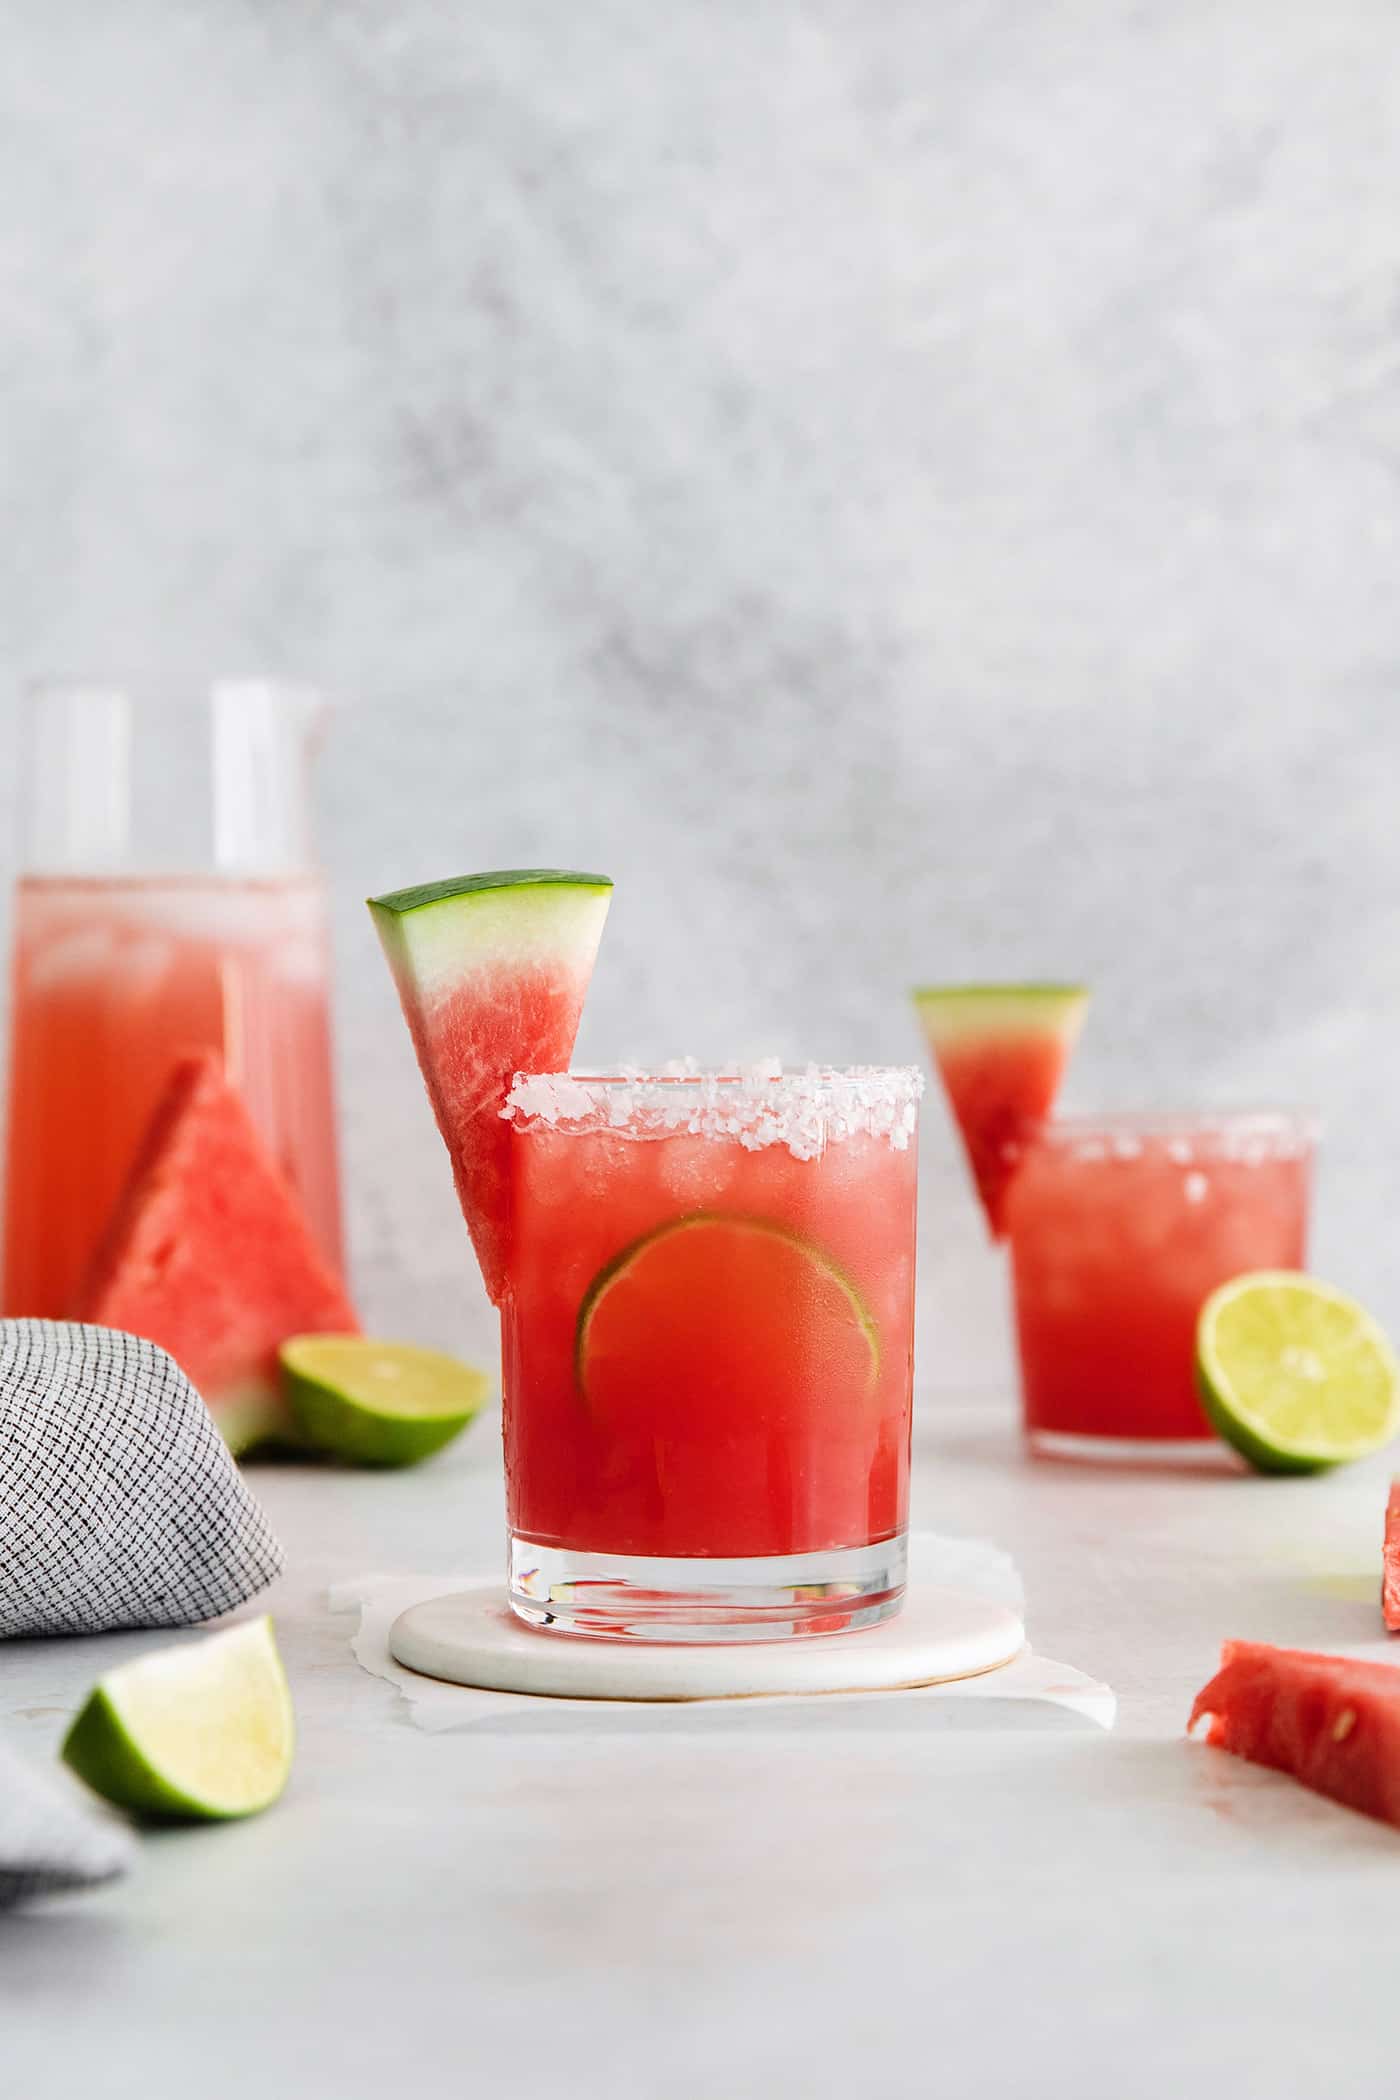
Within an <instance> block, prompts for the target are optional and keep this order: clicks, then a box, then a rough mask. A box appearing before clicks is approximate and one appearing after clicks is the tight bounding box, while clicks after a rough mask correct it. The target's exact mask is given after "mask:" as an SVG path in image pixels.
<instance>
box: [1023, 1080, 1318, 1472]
mask: <svg viewBox="0 0 1400 2100" xmlns="http://www.w3.org/2000/svg"><path fill="white" fill-rule="evenodd" d="M1316 1137H1317V1128H1316V1123H1315V1120H1314V1118H1313V1117H1311V1116H1308V1115H1303V1114H1299V1113H1296V1112H1294V1111H1279V1110H1263V1111H1250V1112H1240V1113H1234V1114H1222V1115H1200V1114H1197V1115H1192V1114H1183V1115H1116V1116H1103V1117H1098V1118H1094V1119H1092V1120H1090V1119H1087V1118H1072V1119H1066V1120H1064V1121H1060V1122H1052V1123H1049V1124H1047V1125H1046V1126H1045V1128H1044V1130H1043V1131H1042V1132H1041V1134H1040V1135H1039V1136H1038V1137H1037V1138H1036V1139H1035V1141H1034V1142H1033V1143H1032V1145H1031V1147H1030V1149H1029V1150H1028V1152H1027V1154H1026V1157H1025V1159H1024V1160H1023V1162H1022V1164H1021V1166H1020V1169H1019V1171H1018V1173H1017V1175H1016V1179H1015V1181H1014V1182H1013V1183H1012V1186H1011V1193H1010V1198H1009V1204H1008V1213H1007V1225H1008V1235H1009V1238H1010V1242H1011V1263H1012V1276H1013V1280H1014V1289H1015V1300H1016V1327H1017V1338H1018V1341H1019V1345H1020V1356H1021V1387H1022V1395H1023V1399H1024V1406H1025V1428H1026V1436H1027V1440H1028V1442H1029V1444H1030V1447H1031V1449H1032V1450H1033V1451H1035V1452H1038V1453H1040V1454H1041V1455H1044V1456H1050V1457H1087V1458H1100V1459H1118V1460H1124V1459H1132V1460H1139V1461H1141V1460H1144V1459H1153V1458H1159V1459H1166V1460H1169V1461H1170V1460H1176V1461H1180V1460H1182V1459H1184V1458H1196V1457H1200V1456H1202V1455H1204V1454H1206V1453H1218V1451H1219V1448H1220V1447H1219V1444H1218V1443H1217V1442H1216V1441H1215V1439H1214V1436H1213V1433H1212V1431H1211V1428H1210V1424H1209V1423H1208V1422H1207V1420H1206V1417H1205V1414H1204V1413H1203V1411H1202V1408H1201V1403H1200V1400H1199V1398H1198V1397H1197V1393H1196V1381H1195V1353H1196V1318H1197V1315H1198V1313H1199V1312H1200V1309H1201V1306H1202V1305H1203V1304H1204V1302H1205V1300H1206V1299H1207V1298H1208V1297H1209V1295H1210V1293H1211V1292H1212V1291H1213V1290H1214V1289H1215V1288H1216V1286H1217V1285H1218V1284H1221V1283H1225V1282H1227V1281H1228V1280H1229V1278H1230V1277H1232V1276H1238V1275H1240V1274H1242V1273H1243V1272H1244V1271H1245V1270H1247V1269H1300V1268H1302V1266H1303V1264H1304V1261H1305V1259H1306V1254H1307V1229H1308V1203H1309V1193H1310V1187H1311V1179H1312V1164H1313V1154H1314V1150H1315V1145H1316Z"/></svg>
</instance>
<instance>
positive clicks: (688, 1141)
mask: <svg viewBox="0 0 1400 2100" xmlns="http://www.w3.org/2000/svg"><path fill="white" fill-rule="evenodd" d="M921 1090H922V1079H921V1077H920V1075H919V1074H918V1073H917V1072H915V1071H912V1070H884V1069H873V1068H866V1069H858V1070H852V1071H825V1070H817V1069H816V1068H812V1069H809V1070H808V1071H805V1072H792V1073H786V1074H777V1073H776V1072H773V1071H767V1070H757V1071H752V1072H748V1073H706V1074H695V1073H687V1074H685V1075H684V1076H670V1075H646V1076H638V1075H608V1076H595V1077H587V1076H579V1075H569V1076H564V1075H553V1076H545V1077H527V1078H518V1079H517V1080H516V1082H515V1084H514V1086H513V1088H512V1090H511V1092H510V1095H509V1098H508V1101H507V1104H506V1109H505V1116H506V1118H507V1120H508V1122H509V1125H510V1132H511V1139H510V1167H511V1182H512V1190H513V1196H512V1202H513V1241H512V1249H511V1258H510V1268H509V1274H508V1279H507V1286H506V1290H505V1292H504V1295H503V1297H502V1301H501V1313H502V1334H503V1367H504V1377H503V1386H504V1415H505V1421H504V1427H505V1453H506V1494H507V1505H508V1521H509V1529H510V1546H509V1552H510V1595H511V1603H512V1605H513V1606H514V1608H515V1610H516V1611H517V1612H518V1613H519V1614H520V1615H521V1616H522V1617H524V1618H526V1619H528V1620H530V1621H531V1622H532V1623H534V1624H536V1625H540V1626H548V1627H554V1628H558V1629H560V1630H562V1631H567V1632H572V1633H587V1634H601V1635H605V1636H610V1637H614V1638H616V1637H627V1636H632V1637H637V1636H640V1637H642V1638H644V1639H652V1640H664V1641H681V1640H710V1641H714V1640H735V1639H774V1638H781V1637H783V1636H785V1635H789V1634H795V1633H826V1632H833V1631H840V1630H844V1629H846V1628H850V1627H856V1626H864V1625H869V1624H872V1623H873V1622H875V1621H876V1620H878V1619H881V1618H884V1617H887V1616H888V1615H889V1614H890V1613H892V1612H894V1611H895V1610H897V1609H898V1606H899V1603H900V1599H901V1595H902V1592H903V1588H904V1569H905V1529H906V1521H907V1500H908V1478H909V1427H910V1402H911V1383H912V1360H913V1336H914V1211H915V1170H916V1147H915V1142H914V1140H915V1132H916V1124H917V1114H918V1098H919V1094H920V1092H921Z"/></svg>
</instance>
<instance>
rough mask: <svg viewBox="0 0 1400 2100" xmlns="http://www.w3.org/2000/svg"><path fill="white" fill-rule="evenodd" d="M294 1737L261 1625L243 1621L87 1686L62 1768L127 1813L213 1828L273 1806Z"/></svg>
mask: <svg viewBox="0 0 1400 2100" xmlns="http://www.w3.org/2000/svg"><path fill="white" fill-rule="evenodd" d="M294 1739H295V1731H294V1726H293V1720H292V1696H291V1693H290V1692H289V1691H288V1689H287V1678H286V1674H285V1672H284V1671H283V1668H282V1659H281V1657H280V1656H279V1655H278V1653H277V1642H276V1640H275V1639H274V1637H273V1632H272V1621H271V1620H270V1619H251V1620H249V1621H248V1622H247V1623H246V1624H245V1625H242V1626H234V1627H231V1628H230V1629H229V1631H228V1632H227V1633H215V1634H211V1635H210V1636H209V1638H208V1639H207V1640H203V1641H199V1642H198V1643H196V1644H194V1645H192V1646H185V1647H181V1648H160V1649H158V1650H157V1651H156V1653H155V1654H154V1655H143V1656H142V1657H141V1659H140V1660H139V1661H138V1662H131V1663H124V1664H123V1665H122V1667H121V1668H120V1669H118V1670H109V1671H108V1672H107V1674H106V1676H105V1677H99V1678H98V1680H97V1683H96V1684H95V1685H94V1686H93V1688H92V1690H91V1692H89V1694H88V1697H87V1702H86V1704H85V1705H84V1706H83V1709H82V1711H81V1712H80V1713H79V1715H78V1717H77V1719H76V1720H75V1721H74V1723H73V1725H72V1727H71V1728H70V1729H69V1731H68V1734H67V1736H66V1737H65V1739H64V1744H63V1759H64V1762H65V1763H66V1764H67V1765H69V1766H70V1767H71V1768H72V1770H73V1771H75V1772H76V1773H77V1775H78V1777H79V1778H80V1779H83V1780H86V1782H87V1784H88V1785H89V1786H90V1787H91V1788H92V1789H93V1791H94V1792H95V1793H98V1794H101V1795H102V1796H103V1797H104V1798H105V1799H106V1800H108V1801H114V1802H116V1804H117V1806H118V1807H119V1808H125V1809H129V1810H130V1811H131V1812H132V1813H133V1814H134V1815H138V1816H152V1817H157V1818H162V1819H165V1820H167V1821H177V1822H220V1821H223V1820H225V1819H226V1818H228V1817H232V1816H251V1815H256V1813H257V1811H258V1810H259V1809H260V1808H267V1807H268V1806H269V1805H270V1804H271V1803H272V1802H274V1801H275V1800H276V1799H277V1796H278V1795H279V1794H280V1793H281V1791H282V1789H283V1787H284V1786H285V1785H286V1783H287V1774H288V1773H289V1772H290V1771H291V1768H292V1747H293V1742H294Z"/></svg>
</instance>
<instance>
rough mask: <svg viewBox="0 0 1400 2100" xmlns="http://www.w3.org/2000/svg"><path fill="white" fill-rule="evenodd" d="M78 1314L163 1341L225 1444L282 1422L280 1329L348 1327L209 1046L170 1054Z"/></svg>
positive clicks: (236, 1444)
mask: <svg viewBox="0 0 1400 2100" xmlns="http://www.w3.org/2000/svg"><path fill="white" fill-rule="evenodd" d="M77 1316H78V1318H80V1319H83V1320H90V1321H92V1322H94V1323H95V1324H96V1325H97V1326H100V1327H117V1328H121V1329H123V1330H124V1331H125V1332H126V1333H128V1334H139V1335H143V1336H145V1337H146V1339H147V1340H149V1341H153V1342H158V1343H159V1344H160V1346H161V1347H162V1348H163V1349H167V1350H169V1352H170V1354H171V1355H172V1356H173V1357H174V1358H175V1361H176V1362H177V1363H178V1364H179V1365H180V1367H181V1369H182V1370H183V1371H184V1372H185V1373H186V1375H187V1376H188V1377H189V1379H190V1380H191V1381H192V1383H193V1384H194V1385H195V1386H197V1387H198V1389H199V1391H200V1393H201V1394H202V1395H203V1398H204V1401H205V1404H206V1405H207V1406H208V1408H209V1411H210V1413H211V1414H212V1415H213V1417H214V1419H215V1421H216V1422H217V1423H218V1425H219V1428H220V1430H221V1431H222V1433H223V1435H224V1437H225V1439H226V1440H227V1442H228V1444H229V1446H230V1448H231V1449H232V1450H234V1451H243V1450H246V1449H248V1447H249V1446H250V1445H253V1444H256V1443H260V1442H262V1441H264V1440H265V1439H267V1438H268V1437H273V1436H278V1435H281V1434H284V1433H289V1430H290V1419H289V1417H287V1416H286V1415H285V1413H284V1409H283V1403H282V1398H281V1383H280V1378H279V1374H278V1365H277V1351H278V1349H279V1347H280V1346H281V1344H282V1343H283V1342H284V1341H286V1340H287V1339H288V1337H289V1336H291V1335H294V1334H312V1333H324V1334H355V1333H358V1331H359V1322H358V1320H357V1319H356V1317H355V1310H354V1307H353V1306H352V1305H351V1303H350V1300H349V1298H348V1297H347V1296H346V1292H345V1286H344V1284H343V1283H342V1282H341V1280H340V1278H339V1277H338V1276H337V1275H336V1273H335V1271H334V1270H333V1269H331V1268H330V1266H329V1265H328V1264H327V1262H326V1259H325V1257H324V1255H323V1254H322V1253H321V1252H320V1250H319V1248H318V1246H317V1244H316V1241H315V1239H314V1237H313V1236H312V1232H311V1228H310V1226H309V1225H308V1224H307V1222H306V1219H305V1218H304V1217H303V1215H302V1212H301V1208H300V1206H299V1204H298V1202H297V1199H296V1196H295V1194H294V1193H293V1191H292V1188H291V1186H290V1184H289V1183H288V1181H287V1180H286V1178H285V1177H284V1175H283V1174H282V1172H281V1170H280V1169H279V1167H278V1166H277V1164H276V1162H275V1161H274V1159H273V1158H272V1156H271V1154H270V1153H269V1152H268V1151H267V1149H266V1147H265V1146H264V1144H263V1141H262V1139H261V1137H260V1136H259V1135H258V1133H257V1131H256V1130H255V1129H254V1127H253V1122H252V1119H251V1117H250V1116H249V1114H248V1111H247V1109H246V1108H245V1106H244V1104H243V1101H242V1098H241V1096H240V1095H239V1094H237V1093H236V1092H235V1091H234V1089H233V1088H232V1087H231V1086H230V1085H229V1083H228V1081H227V1080H226V1079H225V1077H224V1075H223V1070H222V1067H221V1065H220V1062H219V1059H218V1057H217V1056H215V1055H214V1054H213V1053H212V1052H208V1051H205V1052H200V1053H197V1054H191V1055H190V1056H187V1057H182V1058H180V1059H179V1060H178V1062H177V1063H176V1065H175V1066H174V1068H173V1070H172V1072H171V1076H170V1082H169V1085H168V1087H167V1089H166V1092H165V1095H164V1097H163V1099H162V1101H161V1103H160V1106H159V1107H158V1108H157V1110H156V1113H155V1116H154V1117H153V1119H152V1121H151V1125H150V1128H149V1129H148V1131H147V1133H146V1136H145V1138H144V1140H143V1142H142V1146H141V1150H140V1152H139V1153H138V1155H137V1158H136V1161H135V1164H134V1165H133V1167H132V1171H131V1175H130V1177H129V1179H128V1181H127V1185H126V1188H125V1190H124V1192H123V1194H122V1196H121V1197H120V1199H119V1200H118V1204H117V1209H116V1211H115V1213H114V1216H113V1219H112V1222H111V1224H110V1226H109V1228H108V1231H107V1235H106V1238H105V1240H104V1242H103V1245H102V1248H101V1250H100V1251H99V1254H98V1256H97V1260H96V1263H95V1265H94V1269H93V1272H92V1275H91V1277H90V1278H89V1281H88V1284H87V1288H86V1290H85V1292H84V1294H83V1299H82V1302H81V1304H80V1306H79V1308H78V1314H77Z"/></svg>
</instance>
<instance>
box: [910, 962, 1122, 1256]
mask: <svg viewBox="0 0 1400 2100" xmlns="http://www.w3.org/2000/svg"><path fill="white" fill-rule="evenodd" d="M1088 1004H1089V993H1088V991H1087V989H1086V987H1085V986H1083V985H1079V984H964V985H936V986H933V985H930V986H925V987H923V988H921V989H920V990H918V991H916V992H915V993H914V1005H915V1008H916V1010H917V1012H918V1016H919V1020H920V1021H921V1023H922V1024H923V1030H924V1034H925V1036H926V1037H927V1039H928V1047H929V1055H930V1057H931V1058H932V1060H933V1063H934V1065H935V1066H936V1067H937V1070H938V1075H939V1077H940V1079H941V1080H942V1081H943V1090H944V1092H945V1093H946V1094H947V1096H948V1102H949V1105H950V1107H951V1108H952V1111H953V1114H954V1116H955V1118H956V1119H957V1125H958V1129H959V1130H960V1131H961V1133H962V1141H963V1146H964V1148H965V1150H966V1152H967V1158H968V1164H969V1166H970V1167H971V1169H972V1178H973V1180H974V1181H975V1182H976V1184H977V1193H978V1195H979V1196H980V1197H981V1199H982V1208H983V1210H984V1211H985V1212H986V1214H987V1223H988V1225H989V1226H990V1228H991V1234H992V1238H993V1239H994V1240H999V1239H1003V1238H1004V1237H1005V1235H1006V1196H1007V1191H1008V1190H1009V1188H1010V1187H1011V1183H1012V1181H1013V1180H1014V1179H1015V1175H1016V1169H1017V1167H1018V1165H1019V1164H1020V1160H1021V1155H1022V1153H1023V1152H1024V1150H1025V1148H1026V1145H1027V1143H1028V1141H1029V1140H1030V1139H1031V1138H1033V1137H1034V1135H1035V1133H1036V1131H1037V1130H1038V1129H1039V1128H1040V1125H1041V1124H1042V1123H1043V1122H1044V1121H1045V1119H1046V1117H1047V1116H1048V1115H1049V1113H1050V1109H1051V1106H1052V1104H1053V1102H1054V1099H1055V1096H1056V1094H1057V1093H1058V1092H1059V1089H1060V1081H1061V1079H1062V1078H1063V1076H1064V1069H1065V1066H1066V1064H1067V1063H1068V1061H1069V1054H1070V1052H1071V1050H1073V1048H1074V1045H1075V1043H1076V1041H1077V1040H1078V1037H1079V1031H1080V1029H1081V1028H1082V1027H1083V1025H1084V1015H1085V1011H1086V1009H1087V1007H1088Z"/></svg>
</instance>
